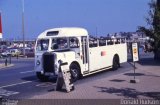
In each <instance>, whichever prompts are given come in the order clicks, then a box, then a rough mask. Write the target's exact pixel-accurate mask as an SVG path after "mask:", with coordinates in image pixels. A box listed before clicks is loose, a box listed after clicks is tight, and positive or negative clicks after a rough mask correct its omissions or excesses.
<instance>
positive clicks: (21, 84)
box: [0, 80, 37, 89]
mask: <svg viewBox="0 0 160 105" xmlns="http://www.w3.org/2000/svg"><path fill="white" fill-rule="evenodd" d="M35 81H37V80H35ZM35 81H25V82H20V83H15V84H10V85H5V86H1V87H0V89H1V88H7V87H12V86H16V85H22V84H26V83H30V82H35Z"/></svg>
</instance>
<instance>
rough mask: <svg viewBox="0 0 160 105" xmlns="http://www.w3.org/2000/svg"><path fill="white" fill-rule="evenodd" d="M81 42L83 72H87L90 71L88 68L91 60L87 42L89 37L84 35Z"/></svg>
mask: <svg viewBox="0 0 160 105" xmlns="http://www.w3.org/2000/svg"><path fill="white" fill-rule="evenodd" d="M81 43H82V63H83V70H84V71H83V74H86V73H88V72H89V69H88V62H89V57H88V42H87V37H86V36H82V37H81Z"/></svg>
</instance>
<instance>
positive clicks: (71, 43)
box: [69, 37, 79, 48]
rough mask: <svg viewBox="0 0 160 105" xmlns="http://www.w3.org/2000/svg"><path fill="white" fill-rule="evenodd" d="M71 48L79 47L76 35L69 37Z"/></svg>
mask: <svg viewBox="0 0 160 105" xmlns="http://www.w3.org/2000/svg"><path fill="white" fill-rule="evenodd" d="M69 46H70V48H79V41H78V39H77V38H76V37H72V38H69Z"/></svg>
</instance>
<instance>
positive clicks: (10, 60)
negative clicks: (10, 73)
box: [9, 55, 12, 64]
mask: <svg viewBox="0 0 160 105" xmlns="http://www.w3.org/2000/svg"><path fill="white" fill-rule="evenodd" d="M11 57H12V56H11V55H10V56H9V63H10V64H11Z"/></svg>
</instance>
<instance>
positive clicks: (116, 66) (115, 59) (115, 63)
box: [112, 56, 120, 70]
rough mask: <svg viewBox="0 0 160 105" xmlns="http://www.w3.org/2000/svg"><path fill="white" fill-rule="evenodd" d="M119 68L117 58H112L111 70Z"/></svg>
mask: <svg viewBox="0 0 160 105" xmlns="http://www.w3.org/2000/svg"><path fill="white" fill-rule="evenodd" d="M119 67H120V63H119V57H118V56H114V58H113V65H112V69H113V70H117V69H118V68H119Z"/></svg>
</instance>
